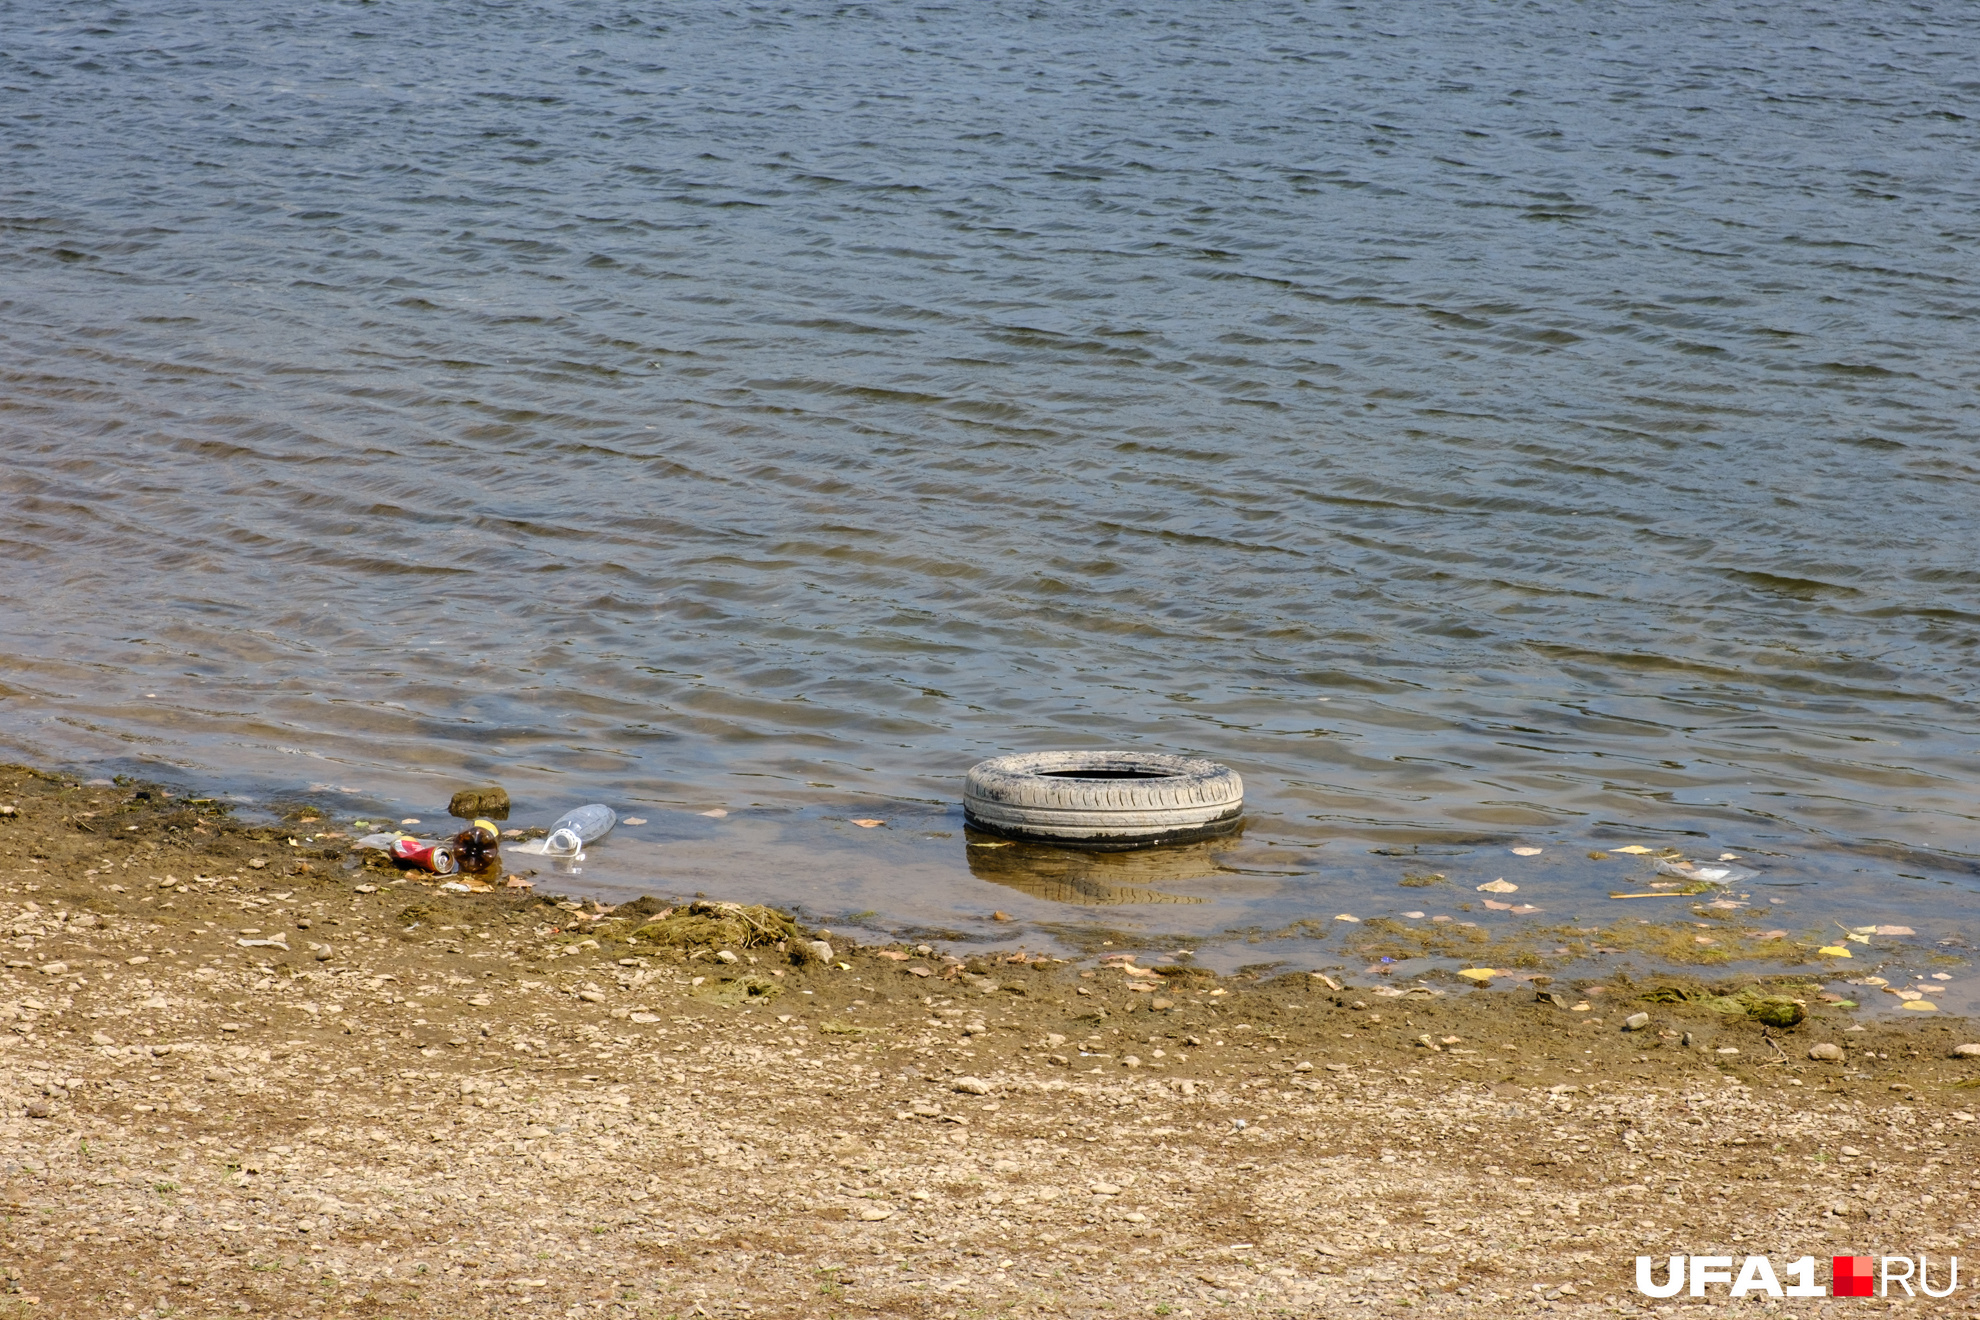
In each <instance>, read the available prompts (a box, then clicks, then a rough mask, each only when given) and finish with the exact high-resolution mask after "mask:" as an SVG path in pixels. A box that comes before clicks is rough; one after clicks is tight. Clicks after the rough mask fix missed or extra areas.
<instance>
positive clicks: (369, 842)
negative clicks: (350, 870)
mask: <svg viewBox="0 0 1980 1320" xmlns="http://www.w3.org/2000/svg"><path fill="white" fill-rule="evenodd" d="M404 837H405V835H403V834H367V835H365V836H364V837H363V838H362V839H359V840H358V841H357V842H356V843H353V844H352V845H351V847H353V848H377V849H379V850H380V851H381V852H390V851H392V845H393V844H395V843H397V842H398V841H399V840H400V839H403V838H404Z"/></svg>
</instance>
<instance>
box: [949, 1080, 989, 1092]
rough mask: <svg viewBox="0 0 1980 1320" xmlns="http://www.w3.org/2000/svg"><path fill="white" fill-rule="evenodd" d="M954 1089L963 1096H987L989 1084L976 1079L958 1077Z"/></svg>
mask: <svg viewBox="0 0 1980 1320" xmlns="http://www.w3.org/2000/svg"><path fill="white" fill-rule="evenodd" d="M954 1089H955V1090H958V1091H960V1092H962V1093H963V1094H964V1095H989V1094H990V1083H988V1082H986V1081H983V1080H982V1079H981V1078H977V1077H958V1078H956V1082H955V1088H954Z"/></svg>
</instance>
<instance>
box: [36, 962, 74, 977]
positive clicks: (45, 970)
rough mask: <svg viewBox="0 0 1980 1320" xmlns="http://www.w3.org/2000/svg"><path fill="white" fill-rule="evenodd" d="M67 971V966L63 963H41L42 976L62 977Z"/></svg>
mask: <svg viewBox="0 0 1980 1320" xmlns="http://www.w3.org/2000/svg"><path fill="white" fill-rule="evenodd" d="M68 970H69V964H67V963H65V962H52V963H43V964H42V965H41V974H42V975H43V976H62V975H64V974H66V973H67V972H68Z"/></svg>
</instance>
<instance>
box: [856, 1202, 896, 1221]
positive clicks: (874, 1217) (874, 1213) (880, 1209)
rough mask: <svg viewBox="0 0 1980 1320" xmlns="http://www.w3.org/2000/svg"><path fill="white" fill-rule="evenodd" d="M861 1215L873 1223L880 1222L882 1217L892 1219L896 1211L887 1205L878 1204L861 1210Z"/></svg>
mask: <svg viewBox="0 0 1980 1320" xmlns="http://www.w3.org/2000/svg"><path fill="white" fill-rule="evenodd" d="M859 1217H860V1218H861V1219H863V1220H865V1221H866V1222H867V1223H869V1224H873V1223H878V1222H879V1221H880V1220H882V1219H892V1218H893V1217H894V1212H893V1211H892V1210H890V1209H888V1208H887V1207H886V1206H880V1205H876V1206H871V1207H869V1208H868V1209H865V1210H862V1211H860V1212H859Z"/></svg>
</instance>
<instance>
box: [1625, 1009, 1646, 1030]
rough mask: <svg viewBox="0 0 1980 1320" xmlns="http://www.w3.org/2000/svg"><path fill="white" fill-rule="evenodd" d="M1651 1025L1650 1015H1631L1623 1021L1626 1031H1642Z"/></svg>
mask: <svg viewBox="0 0 1980 1320" xmlns="http://www.w3.org/2000/svg"><path fill="white" fill-rule="evenodd" d="M1649 1025H1650V1015H1649V1014H1648V1013H1631V1014H1630V1015H1629V1016H1628V1017H1626V1018H1624V1019H1623V1030H1624V1031H1641V1030H1643V1029H1644V1028H1645V1027H1647V1026H1649Z"/></svg>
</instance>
